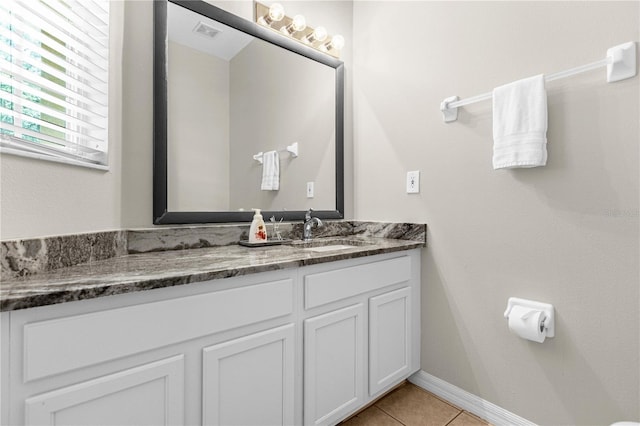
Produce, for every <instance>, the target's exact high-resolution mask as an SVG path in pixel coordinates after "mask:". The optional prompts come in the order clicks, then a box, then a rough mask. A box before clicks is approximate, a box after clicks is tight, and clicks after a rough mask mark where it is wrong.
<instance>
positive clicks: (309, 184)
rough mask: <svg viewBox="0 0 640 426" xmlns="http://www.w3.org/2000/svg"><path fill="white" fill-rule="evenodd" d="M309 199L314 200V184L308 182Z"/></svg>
mask: <svg viewBox="0 0 640 426" xmlns="http://www.w3.org/2000/svg"><path fill="white" fill-rule="evenodd" d="M307 198H313V182H307Z"/></svg>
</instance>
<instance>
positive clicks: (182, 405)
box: [1, 238, 424, 425]
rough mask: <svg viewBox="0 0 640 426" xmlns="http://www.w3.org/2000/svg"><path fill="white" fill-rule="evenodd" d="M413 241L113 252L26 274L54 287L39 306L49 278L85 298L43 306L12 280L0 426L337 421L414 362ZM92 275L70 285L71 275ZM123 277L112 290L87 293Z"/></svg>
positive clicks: (416, 267) (416, 282) (416, 298)
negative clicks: (64, 281)
mask: <svg viewBox="0 0 640 426" xmlns="http://www.w3.org/2000/svg"><path fill="white" fill-rule="evenodd" d="M350 241H351V242H352V243H353V245H350ZM338 243H339V244H338ZM423 245H424V242H416V241H406V240H393V239H387V238H377V239H376V238H369V239H366V238H365V239H363V238H355V239H351V240H350V239H344V238H342V239H341V240H340V241H333V242H332V241H329V242H327V243H323V242H322V239H320V240H319V242H318V243H316V244H314V245H311V246H309V245H307V246H304V245H298V246H279V247H265V248H259V249H252V248H246V247H240V246H236V245H234V246H225V247H211V248H203V249H197V250H182V251H170V252H153V253H144V254H138V255H127V256H122V257H119V258H114V259H108V260H105V261H102V262H96V264H94V265H84V266H83V265H79V266H77V267H72V268H66V269H67V271H66V272H64V271H63V272H60V271H58V272H57V274H56V273H54V274H49V273H47V274H44V275H43V277H42V278H38V279H36V277H38V275H34V276H33V277H32V278H31V280H32V281H34V282H32V283H31V284H32V285H34V287H33V288H34V289H35V283H37V282H40V283H44V282H45V281H46V280H45V278H44V277H45V276H49V278H50V283H54V284H52V285H53V288H54V289H53V290H52V287H51V285H50V286H49V287H47V290H46V291H47V292H48V293H49V294H48V297H44V296H43V297H42V298H41V300H48V301H49V302H50V301H51V300H55V298H56V297H58V296H56V294H55V291H56V289H55V287H56V285H55V284H56V277H57V279H59V280H62V279H63V277H64V276H66V277H67V280H68V285H67V286H64V285H63V284H60V283H58V284H59V287H58V288H57V290H59V291H60V292H69V293H67V294H66V295H65V296H64V297H63V296H60V297H63V298H64V299H65V300H70V299H83V298H84V297H83V296H82V295H83V291H84V294H85V295H86V297H87V298H86V300H77V301H74V302H65V303H55V304H52V305H47V306H35V305H37V304H38V297H37V295H35V294H27V292H26V291H25V290H24V287H26V286H25V285H24V284H25V283H24V282H22V281H20V280H16V281H15V282H14V286H15V287H16V288H18V287H20V286H21V285H22V287H23V288H22V289H21V290H17V289H16V288H14V289H12V291H13V293H15V294H17V293H20V294H22V296H20V297H24V298H25V300H26V299H28V300H29V303H32V304H33V305H34V306H33V307H31V308H27V309H17V310H11V308H10V307H9V306H8V305H6V306H4V309H5V312H2V322H1V328H2V330H1V331H2V342H3V345H2V349H1V350H2V353H1V355H2V358H1V360H2V386H3V388H2V406H1V409H2V413H1V415H2V422H3V423H4V424H16V425H18V424H28V425H31V424H52V425H53V424H118V425H159V424H172V425H181V424H207V425H209V424H213V425H230V424H243V425H248V424H273V425H275V424H287V425H288V424H308V425H311V424H336V423H337V422H339V421H341V420H343V419H344V418H346V417H348V416H349V415H351V414H352V413H354V412H356V411H358V410H359V409H360V408H362V407H364V406H365V405H367V403H369V402H370V401H372V400H374V399H375V398H377V397H378V396H380V395H381V394H383V393H385V391H387V390H389V389H390V388H392V387H393V386H394V385H396V384H398V383H400V382H401V381H403V380H404V379H406V378H407V377H408V376H409V375H410V374H412V373H414V372H415V371H417V370H418V368H419V359H420V356H419V354H420V347H419V341H420V247H422V246H423ZM145 264H146V265H147V268H146V269H145V267H144V265H145ZM161 264H164V268H160V267H158V265H161ZM179 265H183V266H179ZM185 265H191V267H190V268H188V267H185ZM203 265H210V266H208V267H207V266H203ZM213 265H216V266H213ZM83 268H84V269H83ZM91 268H93V270H94V274H93V276H86V277H85V280H84V282H85V284H86V286H85V288H84V289H83V288H82V287H83V286H82V285H80V284H79V283H78V282H75V281H74V279H72V278H71V276H72V275H74V274H88V275H91V273H90V270H91ZM178 269H181V270H182V273H181V274H176V273H174V272H171V271H174V270H178ZM143 270H146V272H145V273H143ZM98 271H100V272H99V273H98ZM167 271H170V272H167ZM54 272H55V271H54ZM127 273H128V274H129V275H131V276H133V275H135V279H130V280H129V281H128V284H127V286H125V287H120V288H119V290H118V291H123V292H126V293H125V294H114V295H110V296H109V297H99V296H100V294H99V291H97V290H96V289H97V288H103V287H100V286H99V285H98V287H95V286H94V287H93V290H90V288H92V285H94V284H96V283H98V282H103V283H104V282H107V283H108V282H111V281H112V282H113V285H114V286H116V287H109V288H118V287H117V282H118V279H117V278H116V277H120V278H119V279H120V280H121V281H123V282H124V281H127V280H126V278H125V275H127ZM100 275H101V277H100ZM225 275H226V277H225ZM221 278H224V279H221ZM38 280H40V281H38ZM27 281H28V280H27ZM184 283H189V284H188V285H176V284H184ZM5 285H6V284H5V283H3V286H5ZM96 285H97V284H96ZM153 287H163V288H155V289H153ZM63 288H64V290H62V289H63ZM5 290H6V288H5ZM140 290H147V291H140ZM34 291H35V290H34ZM103 291H104V292H106V294H109V291H108V290H104V289H103ZM114 292H117V291H115V290H114ZM9 293H11V291H8V292H5V296H10V294H9ZM71 294H73V295H71ZM52 298H53V299H52ZM8 299H11V297H8ZM61 301H62V300H61ZM14 302H15V300H14ZM14 306H15V307H18V306H20V305H19V304H17V303H15V304H14ZM21 307H25V306H21Z"/></svg>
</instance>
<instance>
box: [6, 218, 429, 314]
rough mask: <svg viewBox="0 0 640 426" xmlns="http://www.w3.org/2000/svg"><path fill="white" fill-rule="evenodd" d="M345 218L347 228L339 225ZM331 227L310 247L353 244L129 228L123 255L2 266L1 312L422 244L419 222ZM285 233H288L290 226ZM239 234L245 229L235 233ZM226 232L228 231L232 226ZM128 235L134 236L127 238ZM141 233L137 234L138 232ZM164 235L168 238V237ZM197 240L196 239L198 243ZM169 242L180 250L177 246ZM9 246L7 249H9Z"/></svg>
mask: <svg viewBox="0 0 640 426" xmlns="http://www.w3.org/2000/svg"><path fill="white" fill-rule="evenodd" d="M344 223H346V224H348V226H346V225H343V224H344ZM345 226H346V227H345ZM334 227H335V228H336V229H337V230H336V229H334V230H333V231H325V234H323V235H320V236H319V237H318V238H316V239H315V242H314V243H313V245H321V244H326V243H327V240H329V241H331V242H333V243H337V244H345V243H346V244H349V245H352V246H353V247H350V248H347V249H341V250H329V251H324V252H317V251H312V250H310V249H309V247H308V245H307V246H305V245H304V244H300V243H301V242H295V243H294V244H293V245H279V246H267V247H259V248H249V247H243V246H240V245H238V244H235V243H233V242H229V241H226V242H225V244H226V245H212V246H209V244H205V247H201V248H192V247H193V245H192V244H185V243H184V242H183V243H176V242H177V241H178V240H185V235H190V234H193V233H194V232H195V231H194V229H200V232H202V229H204V228H197V227H191V228H177V229H178V231H176V229H165V230H161V231H158V230H151V231H146V230H145V231H133V232H134V234H132V235H130V236H129V238H130V241H128V245H129V250H128V253H130V254H121V253H115V254H114V255H113V257H110V258H97V259H93V258H89V259H88V260H86V261H85V263H81V264H77V265H73V266H65V267H58V268H53V269H50V270H43V271H38V272H37V273H28V274H20V275H24V276H15V275H16V274H14V275H13V276H8V275H9V274H8V272H7V271H3V272H7V273H5V274H4V275H3V279H2V282H1V283H0V311H11V310H17V309H26V308H33V307H38V306H45V305H53V304H58V303H64V302H71V301H76V300H84V299H92V298H97V297H103V296H109V295H115V294H122V293H130V292H135V291H143V290H150V289H155V288H163V287H171V286H176V285H183V284H188V283H194V282H200V281H207V280H213V279H222V278H228V277H234V276H240V275H247V274H253V273H258V272H266V271H273V270H280V269H285V268H293V267H301V266H307V265H314V264H318V263H326V262H334V261H338V260H344V259H352V258H358V257H364V256H371V255H376V254H382V253H391V252H396V251H402V250H410V249H413V248H419V247H424V246H425V243H426V225H420V224H380V223H372V222H361V223H354V222H341V223H340V225H335V226H334ZM211 228H212V227H210V228H206V229H211ZM347 228H348V230H346V231H345V229H347ZM220 229H222V228H221V227H219V228H218V231H219V230H220ZM229 229H231V228H230V227H226V228H224V229H223V231H221V232H222V233H226V234H228V233H229ZM242 229H243V228H242ZM287 231H289V232H291V233H292V234H291V235H292V236H295V232H296V230H295V229H288V230H287ZM119 232H123V231H119ZM216 232H217V231H216ZM242 232H244V231H241V232H240V233H241V234H242ZM135 233H138V234H137V235H136V234H135ZM178 234H180V235H178ZM232 234H234V235H235V233H234V232H232ZM328 234H333V235H328ZM133 235H136V237H134V238H132V236H133ZM141 235H142V236H143V237H142V238H139V237H140V236H141ZM167 235H171V236H172V237H171V238H168V237H167ZM285 236H289V235H285ZM116 237H117V239H118V241H120V240H121V239H122V237H121V235H120V234H117V235H116ZM125 240H126V238H125ZM151 240H153V241H162V244H158V243H157V242H156V243H154V244H150V243H149V241H151ZM237 240H238V239H236V240H235V241H236V242H237ZM141 241H142V242H141ZM24 243H25V242H24V241H22V242H3V243H2V244H3V256H4V259H3V262H4V263H7V264H12V262H13V263H16V262H18V260H19V259H18V260H16V259H14V258H12V256H14V257H18V256H17V254H15V253H19V252H20V251H21V250H20V247H22V245H24ZM43 244H44V243H43ZM199 244H201V245H202V242H200V243H199ZM44 245H45V246H46V244H44ZM118 245H121V244H118ZM5 246H6V247H9V248H6V247H5ZM131 246H133V247H135V248H132V247H131ZM174 246H179V247H181V248H183V249H176V248H175V247H174ZM143 247H144V250H143ZM195 247H198V246H197V245H196V246H195ZM185 248H186V249H185ZM11 250H13V251H12V253H14V255H10V254H8V253H9V252H10V251H11ZM22 251H24V250H22ZM9 272H10V271H9Z"/></svg>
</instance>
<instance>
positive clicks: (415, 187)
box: [407, 170, 420, 194]
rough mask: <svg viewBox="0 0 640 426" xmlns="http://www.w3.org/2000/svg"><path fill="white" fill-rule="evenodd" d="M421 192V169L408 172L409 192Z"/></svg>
mask: <svg viewBox="0 0 640 426" xmlns="http://www.w3.org/2000/svg"><path fill="white" fill-rule="evenodd" d="M418 192H420V171H419V170H416V171H413V172H407V194H417V193H418Z"/></svg>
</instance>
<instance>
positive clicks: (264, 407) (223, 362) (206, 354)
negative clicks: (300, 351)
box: [203, 324, 295, 426]
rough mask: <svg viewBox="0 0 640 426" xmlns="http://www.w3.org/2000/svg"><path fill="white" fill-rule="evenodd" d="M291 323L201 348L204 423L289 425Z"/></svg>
mask: <svg viewBox="0 0 640 426" xmlns="http://www.w3.org/2000/svg"><path fill="white" fill-rule="evenodd" d="M294 353H295V352H294V325H293V324H290V325H286V326H283V327H278V328H275V329H273V330H267V331H264V332H261V333H256V334H252V335H250V336H246V337H241V338H239V339H234V340H231V341H229V342H224V343H221V344H218V345H214V346H210V347H207V348H205V349H204V350H203V381H204V382H203V423H204V424H205V425H225V426H227V425H229V426H230V425H243V426H248V425H290V424H293V416H294V405H293V404H294V365H293V363H294Z"/></svg>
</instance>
